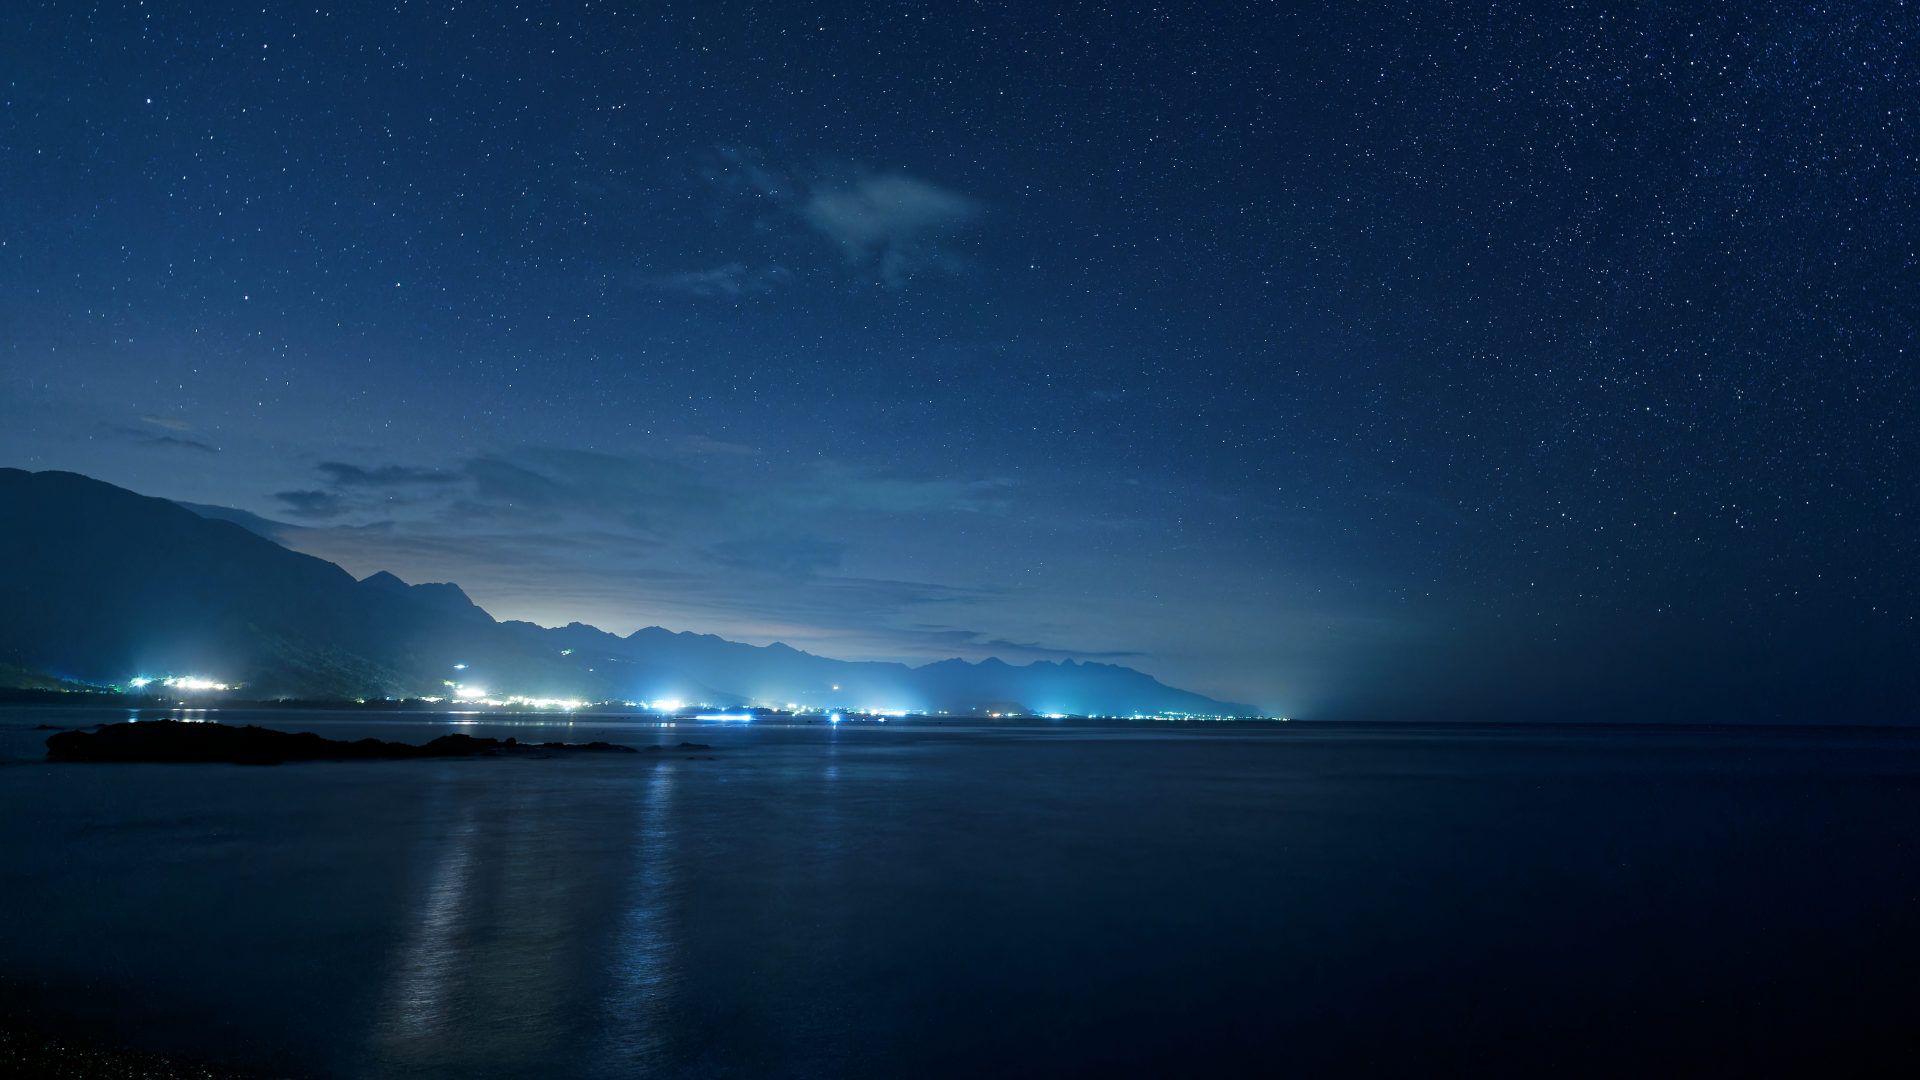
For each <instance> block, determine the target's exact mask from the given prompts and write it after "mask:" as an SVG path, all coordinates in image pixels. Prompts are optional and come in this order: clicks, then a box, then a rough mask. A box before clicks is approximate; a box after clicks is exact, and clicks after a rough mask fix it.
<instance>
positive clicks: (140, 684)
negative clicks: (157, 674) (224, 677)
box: [127, 675, 233, 690]
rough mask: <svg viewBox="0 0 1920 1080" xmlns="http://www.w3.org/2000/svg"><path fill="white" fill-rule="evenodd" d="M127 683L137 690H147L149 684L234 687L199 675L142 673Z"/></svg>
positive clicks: (175, 687) (178, 687) (170, 687)
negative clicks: (148, 674) (156, 676)
mask: <svg viewBox="0 0 1920 1080" xmlns="http://www.w3.org/2000/svg"><path fill="white" fill-rule="evenodd" d="M127 685H128V686H131V687H133V688H134V689H135V690H145V689H146V688H147V687H149V686H161V687H165V688H166V689H168V690H231V689H233V686H232V685H231V684H229V683H223V682H215V681H214V680H212V679H207V678H202V677H201V676H199V675H167V676H163V677H161V678H158V679H156V678H152V677H150V676H147V675H141V676H138V677H136V678H132V679H128V680H127Z"/></svg>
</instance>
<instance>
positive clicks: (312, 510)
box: [273, 491, 347, 518]
mask: <svg viewBox="0 0 1920 1080" xmlns="http://www.w3.org/2000/svg"><path fill="white" fill-rule="evenodd" d="M273 497H274V498H276V499H278V500H280V502H281V503H282V504H283V505H284V506H285V507H286V512H287V513H289V514H292V515H293V516H294V517H299V518H333V517H339V516H340V515H341V514H344V513H346V511H347V508H346V505H345V504H344V503H342V502H341V500H340V496H338V495H335V494H334V493H333V492H331V491H277V492H275V493H274V495H273Z"/></svg>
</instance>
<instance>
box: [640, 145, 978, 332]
mask: <svg viewBox="0 0 1920 1080" xmlns="http://www.w3.org/2000/svg"><path fill="white" fill-rule="evenodd" d="M701 176H702V178H703V179H704V180H705V181H706V182H707V183H708V184H709V185H710V186H711V188H712V189H713V190H715V191H718V192H720V193H722V194H723V195H724V196H726V197H727V198H728V199H729V200H732V201H734V202H736V203H738V204H739V205H742V206H745V207H746V208H748V210H749V220H750V222H751V228H752V230H753V232H754V233H755V234H756V235H757V236H760V237H762V238H763V239H764V237H765V236H767V235H779V234H787V235H797V236H800V237H805V236H812V237H815V238H823V239H825V240H827V241H828V242H829V243H830V244H831V245H832V246H833V248H834V249H836V250H837V251H838V252H839V253H840V256H841V261H842V263H843V264H844V265H847V266H850V267H853V268H855V269H857V270H859V271H860V272H862V273H869V274H872V275H874V276H875V277H876V278H877V279H878V280H879V281H880V283H881V284H883V285H885V286H887V287H888V288H900V287H902V286H904V285H906V284H907V283H908V282H910V281H912V280H913V279H914V278H915V277H917V276H921V275H925V274H928V273H943V274H952V273H957V272H959V271H960V270H961V269H963V268H964V267H965V265H966V260H965V259H964V258H963V257H962V255H961V250H960V246H959V245H960V242H961V239H962V237H963V236H964V234H966V233H967V232H968V231H970V230H972V229H974V228H975V227H977V225H978V224H979V223H980V220H981V219H982V217H983V216H984V215H985V213H986V209H987V208H986V204H985V203H983V202H982V201H980V200H979V199H976V198H973V197H971V196H969V195H966V194H965V193H963V192H960V191H957V190H955V189H953V188H950V187H947V186H945V185H942V184H939V183H936V182H934V181H932V180H928V179H926V178H924V177H920V176H914V175H911V174H909V173H906V172H901V171H897V170H896V171H875V170H871V169H867V168H863V167H861V166H859V165H855V164H850V163H845V162H838V163H832V162H829V163H816V164H814V165H813V166H810V167H806V168H799V169H785V168H780V167H777V166H774V165H772V164H770V163H768V162H767V161H766V160H765V159H764V158H763V156H762V155H760V154H759V153H757V152H755V151H753V150H749V149H742V148H738V147H727V148H722V149H721V150H720V151H718V156H717V161H715V162H714V163H713V164H711V165H709V166H708V167H707V168H705V169H704V170H702V173H701ZM815 243H816V244H817V243H818V239H816V240H815ZM784 276H785V272H784V270H783V269H782V268H781V267H780V266H778V265H771V266H767V267H761V268H757V269H756V268H753V267H751V266H750V265H749V264H748V263H746V262H744V261H737V262H729V263H726V264H723V265H722V266H720V267H717V268H715V269H712V270H704V271H694V272H687V273H679V274H666V275H656V276H653V277H650V278H648V279H647V281H646V283H647V284H649V285H650V286H652V287H655V288H676V289H679V290H680V291H685V292H692V293H694V294H696V295H727V296H732V295H743V294H745V293H748V292H750V291H755V290H760V289H766V288H771V287H772V286H773V285H774V284H776V283H777V282H778V281H780V280H782V278H783V277H784Z"/></svg>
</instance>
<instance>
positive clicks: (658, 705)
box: [647, 698, 686, 712]
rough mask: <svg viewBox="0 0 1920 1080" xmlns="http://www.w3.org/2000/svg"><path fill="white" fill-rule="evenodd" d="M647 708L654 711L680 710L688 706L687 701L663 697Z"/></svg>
mask: <svg viewBox="0 0 1920 1080" xmlns="http://www.w3.org/2000/svg"><path fill="white" fill-rule="evenodd" d="M647 708H649V709H652V710H653V711H654V712H679V711H680V710H681V709H683V708H686V702H684V701H675V700H673V699H672V698H663V699H661V700H659V701H656V702H654V703H653V704H651V705H649V706H647Z"/></svg>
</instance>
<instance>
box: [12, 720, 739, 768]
mask: <svg viewBox="0 0 1920 1080" xmlns="http://www.w3.org/2000/svg"><path fill="white" fill-rule="evenodd" d="M709 749H712V748H711V747H709V746H707V745H705V744H703V743H691V742H682V743H680V744H679V745H677V746H674V747H662V746H649V747H647V752H649V753H663V752H667V751H669V750H680V751H685V750H709ZM581 753H587V754H596V753H597V754H636V753H640V751H638V750H636V749H634V748H633V747H631V746H620V745H617V744H614V743H608V742H590V743H560V742H545V743H524V742H520V741H519V740H518V739H513V738H507V739H488V738H476V737H474V736H472V735H460V734H456V735H442V736H440V737H439V738H437V739H434V740H432V741H431V742H428V743H424V744H422V745H419V746H414V745H411V744H409V743H396V742H381V741H380V740H379V739H356V740H353V741H351V742H349V741H347V740H344V739H325V738H321V737H320V736H318V735H315V734H313V733H312V732H287V731H275V730H273V729H271V728H263V727H256V726H254V725H251V724H249V725H247V726H246V727H234V726H232V725H229V724H216V723H210V722H199V721H191V720H142V721H128V722H126V723H121V724H107V725H104V726H102V727H100V728H99V729H97V730H95V731H62V732H59V733H58V734H55V735H52V736H49V737H48V739H47V760H49V761H63V762H122V763H125V762H149V763H156V762H157V763H188V762H214V763H227V764H234V765H281V764H285V763H287V762H294V761H410V760H418V759H422V758H471V757H512V756H520V757H548V756H553V755H556V754H581Z"/></svg>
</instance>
